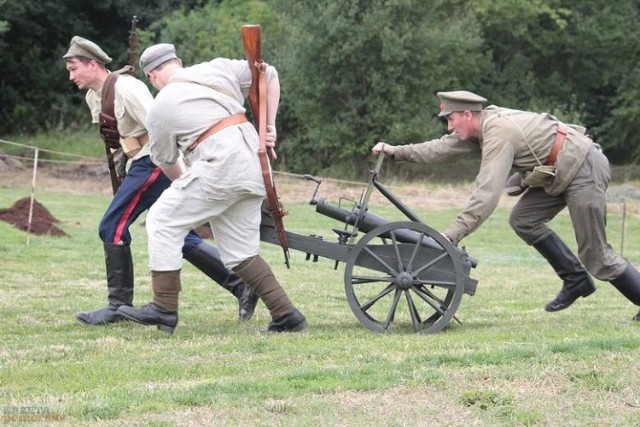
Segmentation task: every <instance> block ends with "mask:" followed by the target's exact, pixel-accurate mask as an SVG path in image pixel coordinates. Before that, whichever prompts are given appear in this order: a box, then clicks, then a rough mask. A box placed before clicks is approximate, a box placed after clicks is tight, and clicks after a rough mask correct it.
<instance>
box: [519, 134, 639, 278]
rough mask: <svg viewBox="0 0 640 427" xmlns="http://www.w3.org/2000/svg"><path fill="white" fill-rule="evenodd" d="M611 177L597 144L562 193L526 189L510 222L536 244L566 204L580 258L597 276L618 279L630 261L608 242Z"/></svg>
mask: <svg viewBox="0 0 640 427" xmlns="http://www.w3.org/2000/svg"><path fill="white" fill-rule="evenodd" d="M610 179H611V171H610V168H609V161H608V160H607V158H606V156H605V155H604V154H603V153H602V151H601V150H600V149H599V148H597V146H596V145H594V146H593V147H592V148H591V149H590V151H589V153H588V154H587V157H586V159H585V161H584V163H583V164H582V166H581V167H580V169H579V170H578V172H577V174H576V176H575V178H574V179H573V181H572V182H571V184H570V185H569V186H568V187H567V189H566V190H565V191H564V192H563V193H562V194H560V195H559V196H550V195H548V194H547V193H546V192H545V191H544V189H543V188H529V189H527V191H525V192H524V193H523V194H522V196H521V198H520V200H519V201H518V203H516V205H515V206H514V208H513V210H512V211H511V216H510V218H509V224H510V225H511V227H512V228H513V230H514V231H515V232H516V234H517V235H518V236H519V237H520V238H521V239H522V240H524V241H525V242H526V243H527V244H529V245H533V244H535V243H537V242H538V241H540V240H542V239H544V238H545V237H547V236H548V235H549V233H551V229H550V228H549V227H548V225H547V222H548V221H550V220H551V219H553V218H554V217H555V216H556V215H557V214H558V213H560V211H561V210H562V209H564V208H565V207H567V208H568V210H569V216H570V218H571V223H572V225H573V230H574V234H575V238H576V242H577V244H578V257H579V258H580V261H582V264H584V266H585V268H586V269H587V271H589V273H591V274H592V275H593V276H594V277H596V278H598V279H600V280H603V281H610V280H612V279H615V278H616V277H618V276H619V275H620V274H622V272H623V271H624V270H625V268H626V266H627V262H626V261H625V260H624V259H623V258H622V257H621V256H619V255H618V254H616V253H615V251H614V250H613V248H612V247H611V245H610V244H609V243H608V242H607V233H606V216H607V194H606V192H607V187H608V186H609V181H610Z"/></svg>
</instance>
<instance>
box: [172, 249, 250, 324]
mask: <svg viewBox="0 0 640 427" xmlns="http://www.w3.org/2000/svg"><path fill="white" fill-rule="evenodd" d="M184 259H186V260H187V261H189V262H190V263H191V264H193V265H194V266H195V267H196V268H197V269H198V270H200V271H202V272H203V273H204V274H206V275H207V276H209V277H210V278H211V279H213V280H214V281H215V282H216V283H218V284H219V285H220V286H222V287H223V288H224V289H226V290H228V291H229V292H231V294H232V295H233V296H235V297H236V298H238V304H239V309H238V320H241V321H246V320H249V319H250V318H251V316H253V313H254V312H255V311H256V305H257V304H258V296H257V295H256V294H255V293H254V292H253V291H252V290H251V288H250V287H249V286H248V285H247V284H246V283H245V282H244V280H242V279H241V278H240V277H238V275H237V274H235V273H234V272H233V271H231V270H228V269H227V268H226V267H225V266H224V264H223V263H222V259H221V258H220V252H218V250H217V249H216V248H215V247H214V246H212V245H210V244H208V243H206V242H202V243H200V244H199V245H198V246H196V247H195V248H194V249H192V250H191V251H190V252H189V253H188V254H187V255H185V257H184Z"/></svg>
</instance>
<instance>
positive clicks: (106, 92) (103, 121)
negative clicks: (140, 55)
mask: <svg viewBox="0 0 640 427" xmlns="http://www.w3.org/2000/svg"><path fill="white" fill-rule="evenodd" d="M137 24H138V17H137V16H136V15H133V18H132V19H131V30H130V31H129V60H128V61H127V62H128V64H127V65H125V66H124V67H122V68H121V69H120V70H118V71H115V72H113V73H112V75H111V76H110V77H107V80H106V81H105V84H104V86H103V89H102V90H103V96H102V107H103V108H102V112H101V113H100V135H101V136H102V139H103V140H104V142H105V150H106V153H107V165H108V167H109V176H110V177H111V188H112V189H113V194H116V191H117V190H118V187H120V183H121V182H122V179H123V178H124V175H125V167H126V162H127V157H126V156H125V155H124V153H123V152H122V150H121V147H120V134H119V133H118V126H117V123H116V120H115V118H114V115H113V99H114V96H115V95H114V85H115V78H117V75H118V74H122V73H128V74H131V75H134V74H135V70H136V56H137V55H136V54H137V50H138V34H137V33H136V25H137ZM112 149H113V150H116V151H111V150H112ZM117 150H120V156H121V157H120V158H119V159H117V161H118V165H116V159H114V154H115V153H117Z"/></svg>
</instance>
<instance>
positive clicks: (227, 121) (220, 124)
mask: <svg viewBox="0 0 640 427" xmlns="http://www.w3.org/2000/svg"><path fill="white" fill-rule="evenodd" d="M246 121H247V117H246V116H245V115H244V113H240V114H234V115H233V116H229V117H226V118H224V119H222V120H219V121H217V122H216V124H215V125H213V126H211V127H210V128H209V129H207V130H206V131H204V132H203V133H202V134H201V135H200V136H199V137H198V139H196V140H195V142H194V143H193V144H191V145H190V146H189V148H187V150H188V151H189V152H191V151H193V150H195V148H196V147H197V146H198V144H200V143H201V142H202V141H204V140H205V139H207V138H209V137H210V136H211V135H213V134H214V133H217V132H220V131H221V130H222V129H224V128H227V127H229V126H233V125H239V124H240V123H244V122H246Z"/></svg>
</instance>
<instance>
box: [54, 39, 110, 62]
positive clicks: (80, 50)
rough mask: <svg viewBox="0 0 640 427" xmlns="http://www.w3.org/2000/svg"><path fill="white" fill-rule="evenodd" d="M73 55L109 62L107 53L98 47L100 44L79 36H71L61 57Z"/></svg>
mask: <svg viewBox="0 0 640 427" xmlns="http://www.w3.org/2000/svg"><path fill="white" fill-rule="evenodd" d="M74 56H84V57H85V58H89V59H94V60H96V61H98V62H101V63H103V64H108V63H109V62H111V58H109V55H107V54H106V53H104V50H102V49H100V46H98V45H97V44H95V43H94V42H92V41H91V40H87V39H85V38H83V37H80V36H73V38H72V39H71V43H70V44H69V50H68V51H67V53H65V54H64V56H63V57H62V58H64V59H67V58H73V57H74Z"/></svg>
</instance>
